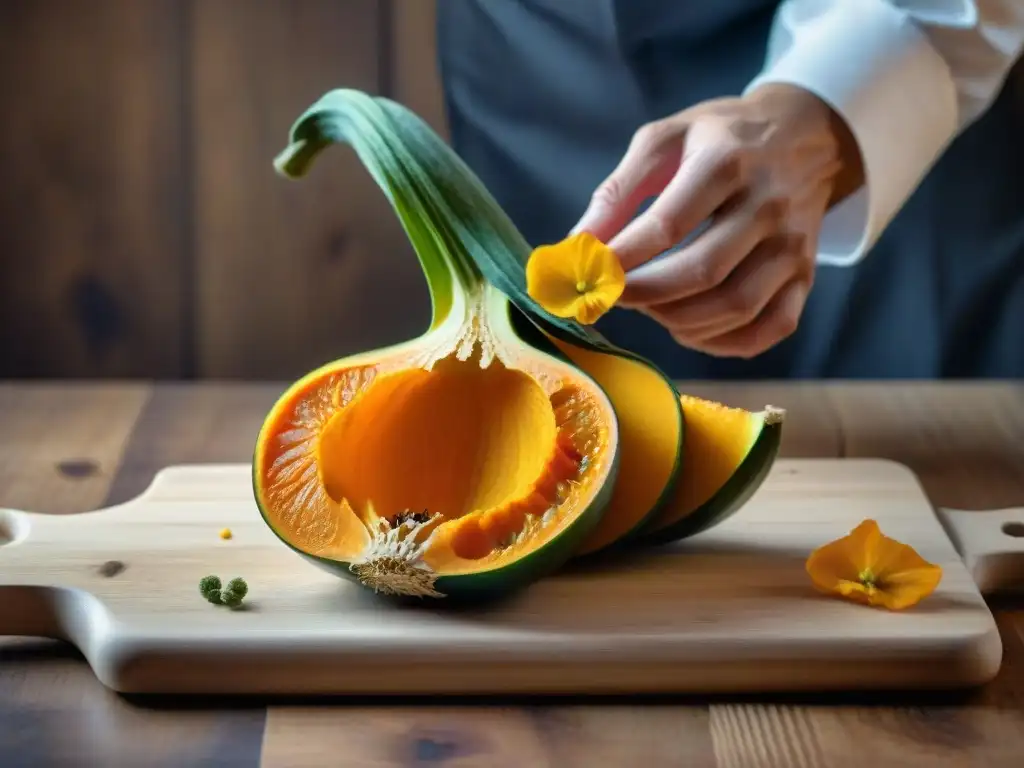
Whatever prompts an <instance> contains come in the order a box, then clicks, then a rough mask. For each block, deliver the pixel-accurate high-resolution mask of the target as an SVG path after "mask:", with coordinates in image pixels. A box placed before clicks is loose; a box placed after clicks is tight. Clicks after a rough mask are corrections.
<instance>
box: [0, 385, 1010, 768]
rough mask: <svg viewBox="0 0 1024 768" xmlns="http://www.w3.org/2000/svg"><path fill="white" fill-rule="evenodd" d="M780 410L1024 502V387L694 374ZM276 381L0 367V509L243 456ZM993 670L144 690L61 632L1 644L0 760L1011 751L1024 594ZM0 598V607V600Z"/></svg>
mask: <svg viewBox="0 0 1024 768" xmlns="http://www.w3.org/2000/svg"><path fill="white" fill-rule="evenodd" d="M683 386H684V389H686V390H688V391H692V392H694V393H696V394H702V395H705V396H710V397H715V398H718V399H720V400H723V401H726V402H729V403H731V404H735V405H741V406H745V407H759V406H761V405H764V404H765V403H771V404H773V405H781V406H784V407H786V408H788V409H789V412H790V415H789V420H788V422H787V427H786V436H785V438H784V445H783V453H784V455H786V456H793V457H802V456H807V457H810V456H878V457H886V458H891V459H895V460H897V461H901V462H904V463H905V464H907V465H909V466H910V467H911V468H913V469H914V470H915V471H916V472H917V473H918V475H919V476H920V478H921V480H922V482H923V483H924V485H925V488H926V489H927V491H928V493H929V494H930V496H931V498H932V500H933V502H934V503H935V504H941V505H946V506H952V507H957V508H963V509H983V508H992V507H1003V506H1024V385H1013V384H951V385H945V384H942V385H939V384H935V385H932V384H912V383H901V384H874V383H873V384H834V385H833V384H830V385H816V384H814V385H812V384H800V385H781V384H780V385H776V384H751V385H734V384H730V385H716V384H709V383H701V384H698V385H694V386H688V385H685V384H684V385H683ZM280 391H281V387H280V386H274V385H266V384H260V385H250V384H202V385H194V386H192V385H158V386H148V385H145V384H118V383H77V384H52V383H45V384H37V383H27V384H12V383H8V384H3V383H0V506H6V507H13V508H20V509H25V510H32V511H39V512H49V513H56V514H64V513H74V512H80V511H84V510H88V509H92V508H96V507H99V506H103V505H106V504H111V503H116V502H120V501H124V500H126V499H129V498H131V497H133V496H135V495H136V494H138V493H139V492H140V491H142V490H143V489H144V488H145V487H146V486H147V485H148V484H149V482H150V480H151V479H152V477H153V474H154V473H155V472H156V471H157V470H158V469H160V468H161V467H164V466H166V465H169V464H177V463H183V462H224V461H229V462H240V461H248V460H249V458H250V455H251V451H252V446H253V440H254V438H255V434H256V430H257V428H258V425H259V423H260V420H261V418H262V417H263V415H264V414H265V412H266V411H267V409H268V408H269V407H270V405H271V403H272V401H273V400H274V398H275V397H276V395H277V394H278V393H279V392H280ZM993 608H994V609H995V613H996V617H997V620H998V623H999V627H1000V630H1001V633H1002V637H1003V643H1004V646H1005V651H1004V654H1005V655H1004V666H1003V670H1002V672H1001V673H1000V675H999V676H998V678H997V679H996V680H995V681H994V682H993V683H991V684H990V685H988V686H987V687H985V688H984V689H982V690H978V691H973V692H970V693H968V694H958V695H956V696H943V697H940V698H936V697H927V698H926V697H924V696H920V695H918V696H912V695H908V696H901V697H898V698H895V699H894V698H893V697H886V698H885V699H883V700H879V698H878V697H876V698H872V699H870V700H865V699H863V698H860V699H857V700H854V699H852V698H850V697H843V696H830V697H828V698H816V699H807V698H803V699H799V700H798V699H792V698H786V697H774V698H771V699H766V698H763V697H762V698H757V699H754V698H750V699H744V700H735V699H732V700H715V701H710V702H709V701H705V700H696V701H695V700H692V699H690V700H685V701H678V700H665V699H659V700H645V701H621V700H616V701H609V702H595V701H587V702H564V701H562V702H551V701H547V702H512V703H509V702H504V703H501V704H495V703H479V702H465V701H463V702H457V703H446V704H445V705H432V704H426V703H423V702H422V701H418V702H411V703H408V702H407V703H402V704H400V705H396V704H391V705H389V706H383V705H380V704H370V703H367V702H363V703H361V704H352V703H345V704H341V703H337V704H335V705H332V706H327V705H324V704H323V703H319V702H318V703H314V702H294V701H287V702H272V705H271V706H269V707H268V706H266V702H247V701H246V702H238V701H218V702H216V703H210V702H192V701H187V702H182V701H172V702H165V701H161V702H152V701H149V700H146V701H135V700H129V699H126V698H124V697H120V696H117V695H115V694H112V693H110V692H108V691H107V690H106V689H104V688H103V687H102V686H101V685H100V684H99V683H98V682H97V681H96V680H95V678H94V677H93V675H92V673H91V671H90V670H89V668H88V667H87V666H86V664H85V663H84V662H83V661H82V660H81V657H80V656H79V655H78V654H77V653H76V652H75V651H74V650H73V649H69V648H67V647H65V646H63V645H61V644H58V643H52V642H45V641H39V640H28V639H17V640H15V639H4V638H0V765H2V766H3V767H4V768H16V767H17V768H20V767H21V766H26V768H49V767H51V766H76V767H78V766H81V767H83V768H84V767H86V766H88V767H92V766H103V767H104V768H119V767H120V766H125V767H128V766H131V767H133V768H134V767H142V766H168V768H171V767H173V768H190V767H191V766H218V768H230V767H233V766H238V767H239V768H242V767H243V766H245V767H249V766H254V767H255V766H268V767H269V766H281V767H282V768H284V767H287V768H303V767H304V766H320V765H325V766H326V765H330V766H346V767H347V766H363V765H367V766H387V765H441V764H443V765H458V766H469V765H473V766H476V765H479V766H488V767H493V768H500V766H515V767H516V768H526V767H527V766H529V768H541V767H543V766H553V767H554V766H557V767H558V768H562V767H563V766H564V767H566V768H570V767H572V766H585V767H586V768H591V767H592V766H605V765H607V766H616V765H643V766H652V767H653V766H663V765H665V766H675V765H679V766H723V767H725V766H728V767H729V768H732V767H733V766H752V767H758V768H760V767H762V766H765V767H768V766H778V767H779V768H789V767H790V766H792V767H794V768H796V767H797V766H810V767H811V768H817V767H818V766H847V765H849V766H857V768H862V767H863V766H901V767H902V768H912V767H913V766H926V767H927V768H941V767H942V766H965V767H966V766H971V767H972V768H973V767H975V766H977V767H978V768H981V766H1019V765H1021V764H1022V761H1024V757H1022V756H1024V601H1018V602H1009V603H1005V604H994V605H993ZM0 610H2V606H0Z"/></svg>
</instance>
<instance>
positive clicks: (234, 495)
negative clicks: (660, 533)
mask: <svg viewBox="0 0 1024 768" xmlns="http://www.w3.org/2000/svg"><path fill="white" fill-rule="evenodd" d="M991 515H995V517H993V518H992V520H994V521H995V522H990V521H989V518H990V516H991ZM1009 515H1011V513H1010V512H1005V513H1002V514H1001V515H1000V514H997V513H963V514H962V515H959V516H958V515H955V514H951V515H950V516H949V518H948V520H949V522H950V525H951V526H952V528H951V530H954V533H955V535H956V537H957V538H958V539H959V540H962V541H964V542H969V543H971V544H972V545H973V546H974V547H975V549H974V550H973V551H972V552H969V553H967V559H968V561H969V562H970V563H971V567H972V568H973V569H974V572H975V574H980V575H981V576H982V577H983V578H985V579H988V580H989V582H990V583H989V586H991V587H996V586H999V584H1000V583H1002V582H1003V581H1006V580H1007V579H1008V578H1010V577H1011V576H1012V577H1013V578H1016V577H1017V576H1019V575H1020V573H1019V568H1020V563H1021V559H1022V558H1021V554H1022V552H1024V547H1021V546H1019V545H1020V543H1021V542H1024V539H1013V538H1011V537H1009V536H1005V535H1003V534H1002V533H1000V531H999V526H1000V525H1001V524H1002V523H1003V522H1012V521H1011V520H1010V517H1009ZM867 517H873V518H875V519H876V520H878V522H879V524H880V526H881V527H882V530H883V531H884V532H885V533H887V534H889V535H891V536H894V537H896V538H898V539H900V540H902V541H905V542H907V543H909V544H911V545H912V546H914V547H915V548H916V549H917V550H918V551H919V552H920V553H921V554H922V555H923V556H924V557H925V558H927V559H929V560H931V561H933V562H937V563H939V564H940V565H942V567H943V568H944V571H945V573H944V577H943V579H942V583H941V584H940V586H939V588H938V590H937V591H936V592H935V593H933V594H932V595H931V596H930V597H929V598H927V599H926V600H925V601H924V602H922V603H920V604H919V605H918V606H917V607H915V608H913V609H909V610H907V611H904V612H900V613H890V612H887V611H883V610H879V609H873V608H867V607H864V606H861V605H855V604H853V603H849V602H845V601H841V600H837V599H835V598H829V597H826V596H822V595H819V594H818V593H816V592H815V591H814V590H813V588H812V586H811V584H810V581H809V579H808V577H807V575H806V572H805V571H804V561H805V559H806V557H807V555H808V553H809V552H810V551H811V550H812V549H813V548H814V547H816V546H818V545H820V544H823V543H825V542H827V541H829V540H831V539H834V538H836V537H838V536H841V535H843V534H845V533H847V532H848V531H849V530H850V529H852V528H853V527H854V526H856V525H857V524H858V523H859V522H860V521H861V520H863V519H864V518H867ZM1018 517H1019V518H1020V520H1021V521H1022V522H1024V515H1021V514H1018ZM225 526H227V527H230V528H231V529H232V531H233V532H234V538H232V539H230V540H222V539H221V538H219V536H218V532H219V531H220V529H221V528H223V527H225ZM986 526H988V527H989V530H986ZM992 526H994V528H992ZM1001 538H1002V539H1005V540H1006V541H1007V542H1009V544H1010V545H1011V546H1010V547H1004V545H1003V543H1002V542H1001V540H1000V539H1001ZM5 541H6V544H5V545H3V546H0V635H4V634H8V635H32V636H46V637H57V638H63V639H67V640H69V641H70V642H72V643H74V644H75V645H76V646H78V648H79V649H80V650H81V651H82V652H83V653H84V655H85V657H86V659H87V660H88V663H89V664H90V665H91V666H92V668H93V670H94V671H95V673H96V675H97V676H98V678H99V679H100V680H101V681H102V682H103V683H104V684H106V685H107V686H109V687H111V688H113V689H115V690H118V691H122V692H133V693H209V694H238V693H274V694H310V693H331V694H346V693H398V694H420V693H427V694H449V693H461V694H466V693H539V694H545V693H637V692H653V691H661V692H672V691H675V692H716V691H717V692H751V691H767V690H790V691H795V690H801V689H803V690H806V689H855V688H862V689H880V688H913V687H920V688H942V687H959V686H970V685H975V684H980V683H984V682H986V681H987V680H989V679H990V678H992V677H993V676H994V675H995V673H996V671H997V670H998V667H999V664H1000V660H1001V655H1002V646H1001V644H1000V639H999V634H998V632H997V630H996V625H995V622H994V620H993V617H992V615H991V613H990V612H989V610H988V609H987V607H986V605H985V602H984V601H983V599H982V595H981V593H980V592H979V589H978V587H977V586H976V583H975V581H974V580H973V579H972V576H971V572H970V571H969V568H968V567H967V566H966V565H965V562H964V560H963V559H961V556H960V555H959V554H958V552H957V549H956V548H955V547H954V544H953V543H952V541H951V539H950V538H949V537H948V536H947V534H946V533H945V531H944V528H943V525H942V524H941V523H940V520H939V518H938V517H937V516H936V514H935V512H934V510H933V509H932V508H931V507H930V505H929V503H928V501H927V499H926V497H925V495H924V493H923V491H922V489H921V487H920V486H919V484H918V482H917V480H916V478H915V477H914V475H913V474H912V473H911V472H910V471H909V470H908V469H907V468H905V467H903V466H901V465H898V464H894V463H891V462H888V461H876V460H833V459H812V460H779V461H778V462H777V464H776V466H775V468H774V470H773V472H772V474H771V476H770V477H769V479H768V480H767V481H766V483H765V485H764V486H763V487H762V489H761V490H760V491H759V492H758V493H757V494H756V496H755V497H754V498H753V499H752V500H751V501H750V502H749V503H748V504H747V506H746V507H744V508H743V509H742V510H741V511H740V512H739V513H738V514H737V515H736V516H735V517H733V518H732V519H730V520H728V521H726V522H725V523H723V524H721V525H720V526H718V527H716V528H714V529H712V530H710V531H707V532H705V533H703V534H701V535H699V536H697V537H695V538H693V539H691V540H690V541H687V542H685V543H682V544H679V545H676V546H673V547H669V548H664V549H661V550H651V551H648V552H645V553H640V554H637V555H635V556H633V557H632V558H631V559H622V560H619V561H617V562H615V563H610V564H608V565H607V566H606V567H605V569H604V570H602V571H601V572H596V571H593V572H587V571H582V570H576V571H567V572H565V573H564V574H562V575H559V576H556V577H554V578H551V579H549V580H547V581H543V582H539V583H537V584H536V585H534V586H533V587H531V588H530V589H529V590H527V591H526V592H524V593H522V594H520V595H519V596H518V597H516V598H514V599H513V600H511V601H509V602H507V603H505V604H502V605H500V606H496V607H493V608H491V609H488V610H476V611H473V612H466V611H463V612H451V611H445V610H441V609H437V608H431V607H430V604H429V603H426V604H424V606H423V607H422V608H420V607H415V608H400V607H396V606H392V605H389V604H386V603H384V602H382V601H380V600H378V599H376V598H375V597H374V596H373V595H372V594H370V593H369V592H367V591H365V590H362V589H360V588H358V587H356V586H354V585H350V584H348V583H346V582H344V581H342V580H340V579H338V578H336V577H333V576H331V575H329V574H327V573H324V572H322V571H321V570H320V569H318V568H316V567H314V566H312V565H309V564H307V563H306V562H305V561H304V560H302V559H300V558H299V557H298V556H297V555H295V554H294V553H292V552H291V551H290V550H288V549H287V548H286V547H285V546H284V545H283V544H281V543H280V542H279V541H278V540H277V539H276V538H275V537H274V536H273V535H272V534H271V532H270V531H269V530H268V529H267V528H266V526H265V525H264V523H263V522H262V520H261V519H260V517H259V514H258V513H257V510H256V507H255V504H254V502H253V500H252V494H251V486H250V479H249V467H248V466H246V465H212V466H182V467H172V468H169V469H166V470H164V471H163V472H161V473H160V474H159V475H158V476H157V477H156V478H155V480H154V482H153V484H152V485H151V487H150V488H149V489H148V490H147V491H146V492H145V493H144V494H143V495H142V496H141V497H139V498H137V499H134V500H132V501H129V502H127V503H125V504H123V505H119V506H117V507H113V508H110V509H106V510H101V511H97V512H92V513H87V514H81V515H74V516H53V517H51V516H45V515H33V514H27V513H23V512H14V511H10V510H0V544H2V543H3V542H5ZM1014 547H1016V549H1017V554H1016V555H1015V556H1014V555H1013V554H1012V553H1011V552H1010V550H1011V549H1013V548H1014ZM1004 550H1005V551H1004ZM993 563H995V566H993ZM1000 564H1001V565H1000ZM1015 568H1016V569H1017V570H1016V571H1015V570H1014V569H1015ZM210 573H215V574H218V575H220V576H221V577H222V579H223V580H224V581H227V579H229V578H231V577H233V576H244V577H245V578H246V579H247V581H248V583H249V585H250V593H249V596H248V598H247V601H246V605H247V607H246V608H245V609H244V610H237V611H231V610H228V609H226V608H224V607H218V606H213V605H211V604H209V603H207V602H206V601H205V600H204V599H203V598H202V596H201V595H200V594H199V592H198V586H197V585H198V582H199V579H200V578H201V577H202V576H204V575H206V574H210ZM986 574H987V575H986ZM993 579H994V581H993Z"/></svg>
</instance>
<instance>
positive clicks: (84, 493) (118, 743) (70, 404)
mask: <svg viewBox="0 0 1024 768" xmlns="http://www.w3.org/2000/svg"><path fill="white" fill-rule="evenodd" d="M149 391H150V390H149V388H148V387H146V386H144V385H95V386H82V385H78V384H71V385H64V384H58V385H51V384H33V385H30V386H29V385H24V386H22V385H11V384H7V383H5V384H3V385H0V424H3V426H4V440H3V442H0V507H20V508H25V507H28V508H31V509H38V510H40V511H44V512H52V513H70V512H84V511H87V510H91V509H94V508H96V507H99V506H103V504H104V503H105V498H104V497H107V495H108V492H109V491H110V489H111V487H112V486H115V485H117V482H118V480H117V477H118V475H119V472H120V471H121V469H122V468H123V466H125V465H132V464H133V462H134V463H135V464H136V465H137V463H138V462H137V461H135V460H133V459H132V456H133V455H135V454H136V452H137V448H133V447H132V445H136V446H137V445H139V444H140V443H141V444H142V445H153V444H154V443H155V442H161V443H162V444H163V445H164V448H163V450H164V451H165V452H167V454H168V455H170V456H172V457H173V448H174V445H173V442H174V439H175V437H176V439H177V440H178V442H179V444H180V443H181V442H182V441H188V439H189V438H188V436H189V435H192V436H193V439H194V440H195V442H192V443H188V445H193V446H194V445H196V443H197V442H198V443H200V444H201V443H202V442H203V440H204V437H203V433H201V432H200V435H199V437H198V439H196V438H195V433H194V432H191V431H190V430H189V428H188V426H185V427H184V428H182V429H181V430H180V431H179V432H178V433H177V434H176V435H175V434H171V435H165V436H164V438H163V439H162V440H158V439H156V438H155V437H154V436H153V435H152V434H151V432H150V430H153V429H157V428H161V427H164V426H166V424H167V421H166V420H165V419H163V418H161V419H157V420H154V419H152V418H151V417H147V416H146V414H147V413H151V412H152V410H153V409H155V410H156V411H158V412H160V413H163V414H167V412H168V410H170V409H169V407H168V405H167V402H166V397H162V396H161V395H160V394H159V391H158V393H157V394H156V396H155V397H154V399H153V400H152V401H150V400H149V399H148V398H149ZM197 400H202V397H201V396H200V397H193V398H191V399H187V400H186V402H185V403H184V404H183V405H184V406H185V408H183V409H182V410H180V411H178V412H177V413H176V414H174V415H173V416H172V417H170V418H171V420H172V421H174V420H176V422H177V423H178V424H181V425H190V424H191V425H192V426H193V428H195V427H196V426H197V425H198V426H201V422H200V421H199V419H200V418H201V417H204V416H207V415H208V413H209V411H208V410H203V409H202V408H201V407H199V408H198V412H197V413H196V412H192V413H190V411H189V410H188V408H191V407H196V406H197V405H199V404H198V403H197ZM240 400H243V401H244V396H243V397H241V398H240ZM236 412H238V410H236ZM140 413H141V414H142V416H141V421H142V423H144V424H146V425H149V426H147V427H145V428H144V429H143V430H142V432H141V433H140V432H139V431H135V432H134V433H133V428H134V427H135V426H136V420H137V419H139V417H140ZM229 421H230V420H225V421H222V422H221V424H222V425H223V424H225V423H228V422H229ZM196 431H199V430H196ZM226 439H228V440H230V438H226ZM214 443H215V444H216V441H214ZM221 445H224V443H221ZM235 455H237V454H235ZM183 456H184V457H191V456H195V454H194V453H192V454H187V453H183ZM106 502H107V503H109V498H107V499H106ZM0 552H2V550H0ZM0 557H2V556H0ZM8 608H9V606H8ZM263 720H264V710H263V708H262V707H259V706H255V707H252V706H250V707H247V708H242V707H238V706H236V707H234V708H232V707H222V708H221V709H212V710H210V709H206V710H204V709H198V710H190V709H185V710H174V709H169V708H167V707H161V706H159V705H158V704H157V705H154V703H152V702H149V703H147V704H145V705H138V704H134V703H133V702H131V701H130V700H128V699H125V698H123V697H119V696H115V695H113V694H111V693H110V691H108V690H107V689H106V688H104V687H103V686H102V685H100V684H99V683H98V682H97V681H96V678H95V676H94V675H93V674H92V671H91V670H90V669H89V668H88V666H87V665H86V664H85V663H84V661H83V659H82V658H81V656H80V654H79V653H78V652H77V651H75V650H74V649H72V648H70V647H69V646H66V645H64V644H61V643H56V642H51V641H44V640H32V639H17V640H12V639H6V638H0V723H3V727H0V755H3V759H2V760H0V762H2V763H3V765H4V768H35V767H36V766H44V765H45V766H54V768H63V767H64V766H67V768H72V767H75V768H77V766H84V765H90V766H92V765H95V766H110V767H111V768H121V767H122V766H124V768H128V767H129V766H132V767H134V766H141V765H145V766H147V767H150V768H200V766H208V765H211V764H216V765H218V766H229V767H230V768H255V766H257V765H258V764H259V753H260V744H261V739H262V733H263Z"/></svg>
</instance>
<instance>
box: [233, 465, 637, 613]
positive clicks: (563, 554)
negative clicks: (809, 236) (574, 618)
mask: <svg viewBox="0 0 1024 768" xmlns="http://www.w3.org/2000/svg"><path fill="white" fill-rule="evenodd" d="M611 462H612V464H611V467H610V468H609V470H608V479H607V481H606V482H605V483H604V484H603V486H602V487H601V489H600V490H599V491H598V492H597V494H596V495H595V497H594V498H593V500H592V501H591V502H590V504H589V505H588V506H587V508H586V509H585V510H584V511H583V512H581V513H580V514H579V515H577V517H576V519H575V520H573V521H572V523H570V524H569V525H568V526H567V527H566V528H565V529H564V530H563V531H562V532H561V533H560V534H558V535H557V536H555V537H554V538H553V539H552V540H551V541H549V542H548V543H547V544H545V545H544V546H543V547H541V548H539V549H535V550H533V551H531V552H528V553H527V554H524V555H523V556H522V557H520V558H519V559H517V560H515V561H513V562H511V563H508V564H507V565H503V566H501V567H500V568H495V569H493V570H489V571H481V572H479V573H467V574H457V575H452V576H439V577H438V578H437V580H436V581H435V582H434V589H435V590H437V591H438V592H440V593H441V594H442V595H444V597H440V598H438V597H430V596H427V597H415V598H409V597H405V596H395V595H381V596H382V597H386V598H390V599H392V600H394V601H396V602H410V601H416V602H421V603H422V602H426V603H429V604H430V605H431V606H435V605H436V606H441V605H460V604H475V603H479V602H484V601H486V602H490V601H494V600H498V599H501V598H504V597H509V596H511V595H512V594H514V593H516V592H520V591H522V590H524V589H525V588H526V587H528V586H530V585H531V584H533V583H534V582H536V581H538V580H540V579H542V578H544V577H546V576H549V575H551V574H552V573H554V572H556V571H557V570H559V569H560V568H561V567H562V566H563V565H564V564H565V563H566V562H568V561H569V560H570V559H571V558H572V556H573V555H574V554H575V552H576V551H577V550H578V549H579V547H580V545H581V544H582V543H583V541H584V539H586V537H587V536H589V535H590V532H591V531H593V530H594V528H595V527H596V526H597V524H598V522H600V520H601V517H602V516H603V515H604V511H605V509H606V508H607V507H608V502H609V501H610V499H611V495H612V490H613V489H614V487H615V478H616V477H617V476H618V472H619V454H618V452H617V451H616V452H615V453H614V454H613V456H612V460H611ZM252 465H253V471H252V490H253V497H254V498H255V499H256V506H257V508H258V509H259V511H260V516H261V517H262V518H263V521H264V522H265V523H266V524H267V527H268V528H270V530H271V531H273V533H274V535H275V536H277V538H278V539H279V540H280V541H281V542H283V543H284V545H285V546H286V547H288V549H290V550H292V551H293V552H295V553H297V554H298V555H300V556H301V557H302V558H303V559H304V560H306V561H307V562H310V563H312V564H313V565H315V566H317V567H318V568H321V569H322V570H324V571H327V572H328V573H330V574H332V575H334V576H338V577H341V578H343V579H346V580H348V581H350V582H352V583H353V584H357V585H359V586H360V587H362V588H363V589H367V590H369V588H368V587H367V586H366V585H365V584H363V583H362V582H361V581H359V579H358V578H357V577H356V575H355V574H354V573H352V571H351V570H349V564H348V563H347V562H344V561H341V560H332V559H330V558H326V557H319V556H317V555H312V554H310V553H308V552H305V551H303V550H302V549H300V548H299V547H297V546H295V545H294V544H292V543H291V542H290V541H288V539H287V538H286V537H285V536H284V535H282V534H281V533H280V532H279V531H278V530H277V528H276V527H275V526H274V524H273V522H271V519H270V516H269V515H268V514H267V511H266V509H265V508H264V506H263V502H262V494H261V493H260V485H259V469H258V467H259V463H258V458H257V456H256V454H255V452H254V454H253V462H252Z"/></svg>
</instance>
